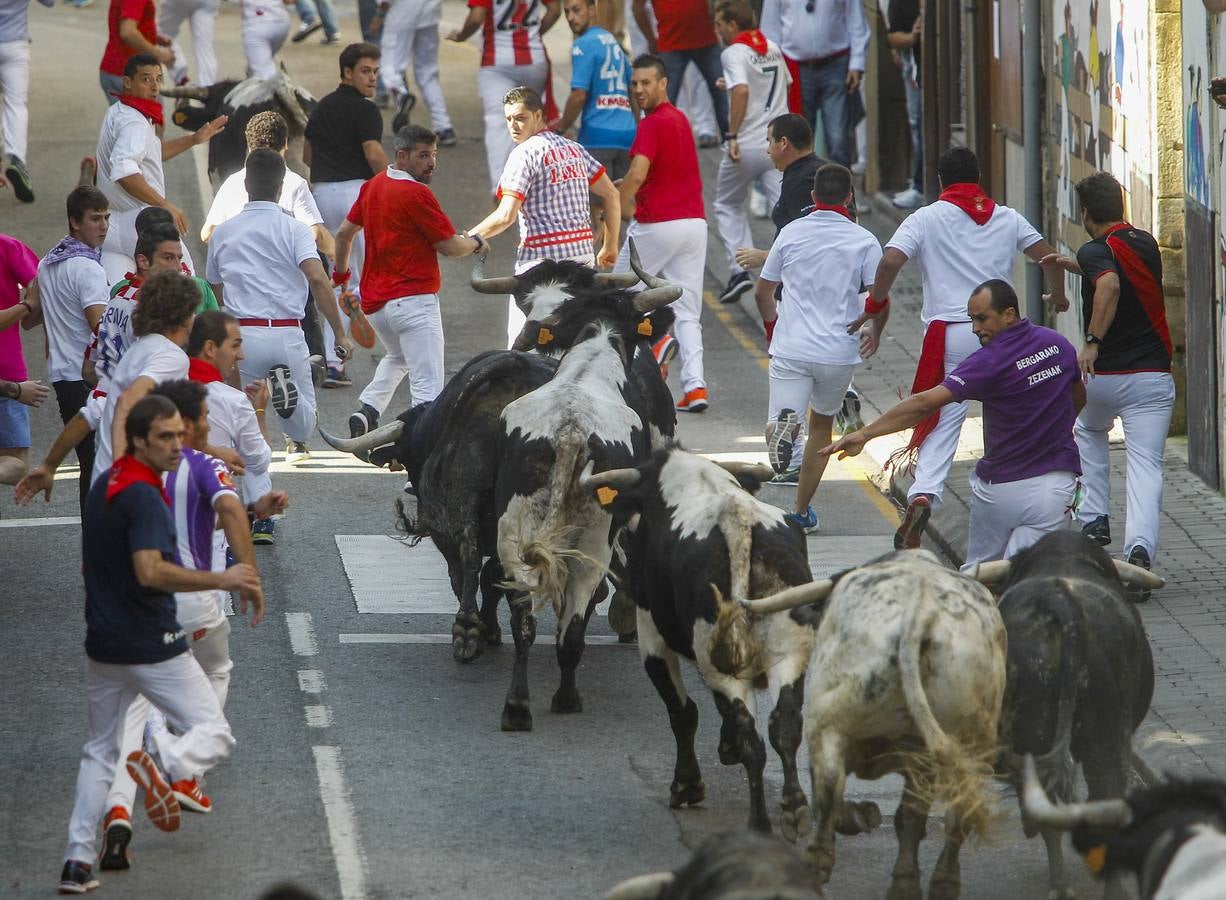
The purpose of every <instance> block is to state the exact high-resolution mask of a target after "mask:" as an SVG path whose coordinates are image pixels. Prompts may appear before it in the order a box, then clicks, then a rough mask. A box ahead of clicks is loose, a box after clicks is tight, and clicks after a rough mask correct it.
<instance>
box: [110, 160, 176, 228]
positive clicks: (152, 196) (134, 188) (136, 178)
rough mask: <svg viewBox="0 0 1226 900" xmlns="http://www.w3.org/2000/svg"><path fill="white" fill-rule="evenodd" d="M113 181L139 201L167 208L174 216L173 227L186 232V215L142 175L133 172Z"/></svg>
mask: <svg viewBox="0 0 1226 900" xmlns="http://www.w3.org/2000/svg"><path fill="white" fill-rule="evenodd" d="M115 183H116V184H118V185H119V186H120V187H121V188H123V189H124V190H125V191H127V192H128V193H129V194H131V195H132V197H134V198H135V199H136V200H139V201H140V202H141V203H144V204H146V205H148V206H160V207H162V208H163V209H165V210H167V211H168V212H169V213H170V214H171V216H173V217H174V220H175V228H177V229H179V233H180V234H187V231H188V224H187V216H185V215H184V214H183V210H181V209H179V207H177V206H175V205H174V204H173V203H171V202H170V201H169V200H167V199H166V198H165V197H163V196H162V195H161V194H159V193H158V192H157V191H155V190H154V189H153V188H152V187H151V186H150V184H149V182H147V181H146V180H145V176H144V175H142V174H140V173H139V172H134V173H132V174H131V175H125V176H123V177H122V178H119V179H117V180H116V182H115Z"/></svg>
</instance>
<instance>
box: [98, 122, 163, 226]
mask: <svg viewBox="0 0 1226 900" xmlns="http://www.w3.org/2000/svg"><path fill="white" fill-rule="evenodd" d="M97 159H98V190H100V191H102V193H104V194H106V199H107V200H108V201H110V204H111V212H112V213H119V212H128V211H129V210H139V209H143V208H144V207H145V206H147V205H148V204H146V203H142V202H140V201H139V200H137V199H136V198H135V197H133V196H132V195H131V194H129V193H128V192H127V191H125V190H124V189H123V188H122V187H120V186H119V185H118V184H117V183H116V182H118V181H119V179H120V178H126V177H127V176H129V175H136V174H141V175H144V176H145V181H147V182H149V186H150V187H151V188H153V189H154V190H155V191H157V192H158V193H159V194H161V195H162V196H163V197H165V196H166V176H165V174H164V173H163V172H162V141H161V139H159V138H158V136H157V132H156V131H154V130H153V123H152V122H150V121H149V120H148V119H147V118H145V116H144V114H142V113H139V112H137V111H136V110H134V109H133V108H132V107H130V106H125V105H124V104H122V103H113V104H111V107H110V109H108V110H107V111H106V115H105V116H104V117H103V118H102V129H101V131H100V132H99V134H98V156H97ZM132 241H133V242H134V243H135V241H136V237H135V235H133V237H132Z"/></svg>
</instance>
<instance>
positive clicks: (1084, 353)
mask: <svg viewBox="0 0 1226 900" xmlns="http://www.w3.org/2000/svg"><path fill="white" fill-rule="evenodd" d="M1096 362H1098V344H1086V345H1085V346H1084V347H1082V348H1081V352H1080V353H1078V354H1077V368H1079V369H1081V377H1082V379H1083V380H1084V381H1089V380H1090V379H1091V378H1093V377H1094V364H1095V363H1096Z"/></svg>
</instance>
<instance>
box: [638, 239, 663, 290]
mask: <svg viewBox="0 0 1226 900" xmlns="http://www.w3.org/2000/svg"><path fill="white" fill-rule="evenodd" d="M630 268H631V269H633V270H634V274H635V275H637V276H638V277H639V281H641V282H643V284H645V285H647V287H649V288H658V287H668V286H669V283H668V282H667V281H665V280H664V279H663V278H660V277H659V276H658V275H652V274H651V273H650V272H648V271H647V270H646V269H644V268H643V263H642V261H641V260H640V259H639V251H638V248H637V247H635V246H634V238H630Z"/></svg>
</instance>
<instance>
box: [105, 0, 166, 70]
mask: <svg viewBox="0 0 1226 900" xmlns="http://www.w3.org/2000/svg"><path fill="white" fill-rule="evenodd" d="M120 19H132V20H134V21H135V22H136V30H137V31H139V32H140V33H141V34H142V35H144V38H145V40H147V41H148V42H149V43H151V44H156V43H157V41H158V26H157V12H156V11H155V10H154V8H153V0H111V7H110V9H108V10H107V13H106V27H107V39H106V51H105V52H104V53H103V54H102V64H101V65H100V66H99V67H98V68H100V69H101V70H102V71H103V72H107V73H108V74H111V75H119V76H120V77H122V76H123V67H124V66H125V65H126V64H127V62H128V60H129V59H130V58H131V57H133V56H135V55H136V51H135V50H134V49H133V48H131V47H129V46H128V45H127V44H125V43H124V42H123V41H122V40H121V39H120V37H119V21H120Z"/></svg>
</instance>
